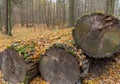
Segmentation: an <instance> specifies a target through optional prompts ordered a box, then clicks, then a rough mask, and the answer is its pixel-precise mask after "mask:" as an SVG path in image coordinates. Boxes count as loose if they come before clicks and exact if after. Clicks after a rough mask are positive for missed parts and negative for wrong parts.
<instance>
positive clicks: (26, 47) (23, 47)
mask: <svg viewBox="0 0 120 84" xmlns="http://www.w3.org/2000/svg"><path fill="white" fill-rule="evenodd" d="M8 48H12V49H15V50H16V51H17V52H18V53H20V54H22V55H23V57H24V59H27V58H28V57H29V54H30V53H29V52H31V51H33V50H35V48H34V43H32V44H31V45H28V44H27V45H22V44H19V43H17V44H13V45H12V46H8ZM28 51H29V52H28Z"/></svg>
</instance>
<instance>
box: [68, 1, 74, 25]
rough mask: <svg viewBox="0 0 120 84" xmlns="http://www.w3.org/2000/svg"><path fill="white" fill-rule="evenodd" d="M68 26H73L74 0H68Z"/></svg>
mask: <svg viewBox="0 0 120 84" xmlns="http://www.w3.org/2000/svg"><path fill="white" fill-rule="evenodd" d="M68 26H69V27H73V26H74V0H69V24H68Z"/></svg>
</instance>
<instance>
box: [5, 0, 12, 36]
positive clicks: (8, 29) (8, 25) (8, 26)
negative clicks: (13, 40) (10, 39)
mask: <svg viewBox="0 0 120 84" xmlns="http://www.w3.org/2000/svg"><path fill="white" fill-rule="evenodd" d="M11 12H12V7H11V0H6V23H5V24H6V27H5V34H8V35H9V36H11V35H12V33H11V30H12V25H11Z"/></svg>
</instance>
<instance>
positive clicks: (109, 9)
mask: <svg viewBox="0 0 120 84" xmlns="http://www.w3.org/2000/svg"><path fill="white" fill-rule="evenodd" d="M114 6H115V0H106V13H109V14H114Z"/></svg>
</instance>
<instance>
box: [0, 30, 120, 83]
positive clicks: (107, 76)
mask: <svg viewBox="0 0 120 84" xmlns="http://www.w3.org/2000/svg"><path fill="white" fill-rule="evenodd" d="M71 30H72V29H60V30H58V29H55V30H51V31H50V30H47V29H43V30H41V29H38V28H36V29H33V28H16V29H13V36H12V37H10V36H7V35H4V34H2V33H1V32H0V51H2V50H4V49H5V48H6V47H7V46H9V45H11V44H12V43H14V42H16V41H29V40H33V39H34V40H35V39H36V40H37V39H38V38H49V39H50V40H49V41H48V43H47V44H49V43H50V42H53V41H54V42H65V41H66V40H67V41H68V40H71V39H73V38H72V35H71V34H72V32H71ZM50 35H51V36H50ZM48 36H49V37H48ZM58 39H60V40H58ZM119 59H120V58H119ZM103 64H104V63H103ZM103 66H104V65H103ZM106 67H108V70H106V71H104V72H103V73H102V74H99V75H94V74H92V75H90V76H89V77H87V79H85V80H84V81H83V82H84V84H120V62H118V63H116V62H111V63H110V66H106ZM102 68H104V67H102ZM90 74H91V73H90ZM0 78H2V74H1V72H0ZM2 81H3V80H2V79H0V84H3V82H2ZM4 84H9V83H4ZM31 84H49V83H47V82H45V81H43V80H42V79H41V78H40V77H36V78H35V79H33V81H31Z"/></svg>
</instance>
